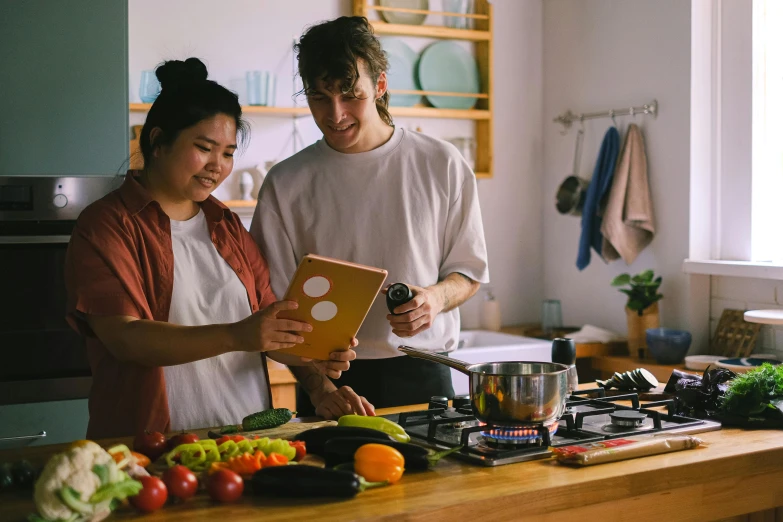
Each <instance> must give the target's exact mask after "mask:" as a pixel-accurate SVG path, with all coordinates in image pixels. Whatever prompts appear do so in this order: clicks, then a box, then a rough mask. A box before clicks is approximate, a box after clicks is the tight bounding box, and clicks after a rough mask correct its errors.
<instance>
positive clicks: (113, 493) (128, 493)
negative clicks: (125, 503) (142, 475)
mask: <svg viewBox="0 0 783 522" xmlns="http://www.w3.org/2000/svg"><path fill="white" fill-rule="evenodd" d="M141 488H142V485H141V482H139V481H138V480H132V479H127V480H124V481H122V482H115V483H114V484H105V485H103V486H101V487H99V488H98V490H97V491H96V492H95V493H93V495H92V496H91V497H90V504H98V503H99V502H103V501H104V500H109V499H112V498H116V499H119V500H122V499H124V498H127V497H132V496H134V495H137V494H138V493H139V491H141Z"/></svg>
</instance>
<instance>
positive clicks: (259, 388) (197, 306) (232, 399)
mask: <svg viewBox="0 0 783 522" xmlns="http://www.w3.org/2000/svg"><path fill="white" fill-rule="evenodd" d="M171 246H172V250H173V251H174V289H173V292H172V296H171V309H170V311H169V322H170V323H173V324H180V325H185V326H200V325H208V324H224V323H234V322H236V321H240V320H242V319H245V318H246V317H248V316H249V315H250V314H251V310H250V301H249V300H248V296H247V290H246V289H245V287H244V285H243V284H242V282H241V281H240V280H239V278H238V277H237V275H236V274H235V273H234V271H233V270H232V269H231V267H230V266H229V265H228V263H226V261H225V260H224V259H223V258H222V257H221V256H220V254H219V253H218V251H217V249H216V248H215V246H214V245H213V244H212V241H211V240H210V237H209V230H208V228H207V220H206V216H204V212H203V211H202V210H199V213H198V214H196V216H194V217H193V218H191V219H189V220H187V221H174V220H171ZM163 371H164V375H165V378H166V393H167V394H168V402H169V412H170V416H171V429H172V431H174V430H188V429H193V428H204V427H212V426H224V425H226V424H236V423H239V422H241V421H242V419H243V418H244V417H245V416H246V415H249V414H251V413H255V412H257V411H261V410H265V409H267V408H269V407H270V406H269V405H270V404H271V400H270V397H269V396H268V393H269V392H268V388H267V383H266V374H265V373H264V367H263V361H262V359H261V355H260V354H258V353H249V352H231V353H226V354H223V355H219V356H217V357H210V358H209V359H202V360H200V361H196V362H192V363H187V364H180V365H177V366H167V367H165V368H164V369H163Z"/></svg>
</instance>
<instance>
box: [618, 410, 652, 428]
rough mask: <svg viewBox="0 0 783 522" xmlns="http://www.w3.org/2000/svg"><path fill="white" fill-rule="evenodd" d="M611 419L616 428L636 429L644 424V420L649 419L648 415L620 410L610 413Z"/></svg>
mask: <svg viewBox="0 0 783 522" xmlns="http://www.w3.org/2000/svg"><path fill="white" fill-rule="evenodd" d="M609 418H610V419H612V424H614V425H615V426H620V427H622V428H635V427H636V426H641V425H642V424H643V423H644V419H646V418H647V415H645V414H644V413H642V412H639V411H635V410H620V411H615V412H613V413H610V414H609Z"/></svg>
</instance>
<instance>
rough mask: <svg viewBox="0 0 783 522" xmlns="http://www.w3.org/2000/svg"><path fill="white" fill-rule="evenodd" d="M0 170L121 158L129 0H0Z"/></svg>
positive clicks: (110, 168) (19, 171)
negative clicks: (0, 51) (63, 0)
mask: <svg viewBox="0 0 783 522" xmlns="http://www.w3.org/2000/svg"><path fill="white" fill-rule="evenodd" d="M0 49H2V53H0V78H1V79H2V80H0V115H1V116H0V176H25V175H42V176H46V175H66V176H67V175H85V174H86V175H112V174H117V173H118V172H123V173H124V166H123V164H124V163H125V161H126V160H127V159H128V133H129V132H128V2H127V0H111V1H97V2H96V1H95V0H68V1H67V2H61V1H51V0H24V1H15V0H13V1H3V2H0Z"/></svg>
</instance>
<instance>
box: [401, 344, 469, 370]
mask: <svg viewBox="0 0 783 522" xmlns="http://www.w3.org/2000/svg"><path fill="white" fill-rule="evenodd" d="M397 349H398V350H399V351H401V352H402V353H404V354H407V355H409V356H411V357H416V358H417V359H424V360H426V361H432V362H436V363H440V364H445V365H446V366H448V367H450V368H454V369H455V370H457V371H459V372H462V373H464V374H465V375H470V374H471V373H472V372H471V371H470V370H469V369H468V363H466V362H462V361H458V360H457V359H452V358H451V357H445V356H443V355H438V354H437V353H432V352H425V351H424V350H417V349H416V348H411V347H410V346H400V347H398V348H397Z"/></svg>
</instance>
